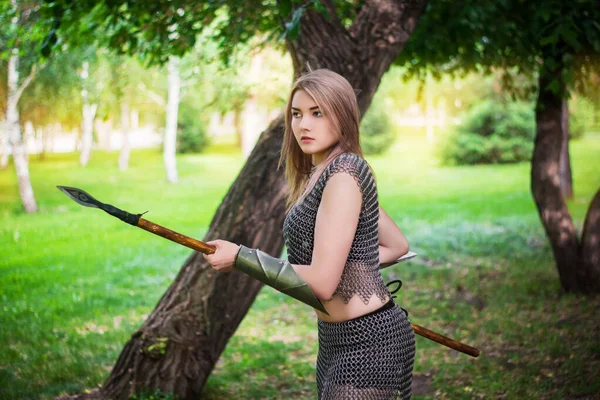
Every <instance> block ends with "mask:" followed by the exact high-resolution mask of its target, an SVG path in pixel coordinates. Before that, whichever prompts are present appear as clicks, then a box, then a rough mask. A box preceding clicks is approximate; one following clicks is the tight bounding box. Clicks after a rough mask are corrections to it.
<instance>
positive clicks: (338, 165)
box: [323, 153, 372, 191]
mask: <svg viewBox="0 0 600 400" xmlns="http://www.w3.org/2000/svg"><path fill="white" fill-rule="evenodd" d="M338 173H346V174H349V175H351V176H352V177H354V179H355V181H356V183H357V184H358V185H359V187H360V188H361V191H362V189H363V186H364V185H365V184H366V183H367V181H369V180H370V177H371V176H372V172H371V169H370V167H369V164H368V163H367V161H366V160H365V159H364V158H363V157H361V156H360V155H359V154H356V153H342V154H340V155H338V156H336V158H335V159H333V160H332V161H331V163H330V164H329V165H328V166H327V168H326V170H325V173H324V174H323V178H324V179H323V184H324V185H325V184H326V183H327V181H328V180H329V178H331V177H332V176H333V175H335V174H338Z"/></svg>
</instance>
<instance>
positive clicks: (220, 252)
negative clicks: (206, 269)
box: [203, 240, 240, 272]
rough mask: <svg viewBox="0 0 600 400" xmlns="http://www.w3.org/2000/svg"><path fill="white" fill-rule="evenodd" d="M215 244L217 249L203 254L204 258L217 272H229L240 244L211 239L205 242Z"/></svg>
mask: <svg viewBox="0 0 600 400" xmlns="http://www.w3.org/2000/svg"><path fill="white" fill-rule="evenodd" d="M206 244H210V245H212V246H215V247H216V248H217V250H216V251H215V252H214V253H213V254H203V256H204V258H205V259H206V261H208V263H209V264H210V265H211V266H212V267H213V269H214V270H216V271H219V272H229V271H231V270H232V269H233V267H234V263H235V258H236V256H237V253H238V251H239V249H240V246H239V245H237V244H235V243H231V242H228V241H227V240H212V241H210V242H206Z"/></svg>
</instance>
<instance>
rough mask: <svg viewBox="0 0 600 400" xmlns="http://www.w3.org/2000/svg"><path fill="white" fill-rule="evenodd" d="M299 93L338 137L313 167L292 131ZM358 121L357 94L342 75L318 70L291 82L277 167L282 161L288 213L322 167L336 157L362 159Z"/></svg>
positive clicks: (310, 187) (312, 182) (311, 185)
mask: <svg viewBox="0 0 600 400" xmlns="http://www.w3.org/2000/svg"><path fill="white" fill-rule="evenodd" d="M298 90H304V91H305V92H306V93H308V94H309V95H310V96H311V97H312V98H313V100H314V101H315V103H317V106H319V109H320V110H321V113H322V114H323V117H325V118H329V119H330V121H331V123H332V125H333V128H334V129H335V134H336V135H337V137H338V143H337V144H336V145H335V146H333V147H332V148H331V150H330V152H329V154H328V156H327V158H326V159H325V161H324V162H323V163H321V164H319V165H318V166H317V167H316V168H313V165H312V162H311V160H312V156H311V155H310V154H304V152H303V151H302V149H301V148H300V146H299V145H298V143H297V142H296V138H295V137H294V133H293V132H292V99H293V98H294V94H295V93H296V92H297V91H298ZM359 121H360V114H359V109H358V103H357V101H356V94H355V93H354V89H353V88H352V86H351V85H350V83H349V82H348V81H347V80H346V79H345V78H344V77H343V76H341V75H339V74H336V73H335V72H333V71H330V70H328V69H317V70H314V71H310V72H308V73H307V74H305V75H302V76H301V77H300V78H298V79H297V80H296V82H294V85H293V87H292V91H291V93H290V97H289V99H288V102H287V105H286V108H285V133H284V137H283V144H282V146H281V156H280V157H279V165H278V168H279V167H280V166H281V165H282V164H283V163H284V162H285V178H286V181H287V184H288V194H287V196H288V197H287V203H286V206H287V210H288V211H289V209H290V208H291V207H292V206H293V205H294V204H295V203H296V202H298V201H300V200H302V198H303V196H304V195H306V194H307V193H308V192H309V191H310V190H311V189H312V188H313V187H314V185H315V183H316V182H317V180H318V178H319V177H320V176H321V174H322V173H323V171H324V170H325V168H327V166H328V165H329V163H331V161H332V160H333V159H334V158H335V157H337V156H338V155H339V154H341V153H354V154H358V155H359V156H361V157H362V156H363V155H362V151H361V149H360V141H359Z"/></svg>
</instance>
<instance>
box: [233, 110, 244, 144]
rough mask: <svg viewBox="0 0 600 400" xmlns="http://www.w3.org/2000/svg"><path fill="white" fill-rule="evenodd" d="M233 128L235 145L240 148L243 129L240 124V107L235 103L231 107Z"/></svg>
mask: <svg viewBox="0 0 600 400" xmlns="http://www.w3.org/2000/svg"><path fill="white" fill-rule="evenodd" d="M233 127H234V130H235V139H236V145H237V147H239V148H240V149H241V148H242V143H243V137H244V133H243V132H244V129H243V124H242V105H240V104H239V103H237V102H236V104H235V105H234V106H233Z"/></svg>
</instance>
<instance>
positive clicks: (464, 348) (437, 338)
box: [411, 324, 479, 357]
mask: <svg viewBox="0 0 600 400" xmlns="http://www.w3.org/2000/svg"><path fill="white" fill-rule="evenodd" d="M411 325H412V327H413V329H414V330H415V333H416V334H417V335H421V336H423V337H426V338H427V339H429V340H433V341H434V342H437V343H439V344H442V345H444V346H446V347H450V348H451V349H454V350H457V351H460V352H461V353H465V354H468V355H470V356H471V357H478V356H479V349H476V348H475V347H471V346H469V345H468V344H464V343H462V342H459V341H458V340H454V339H450V338H449V337H447V336H444V335H440V334H439V333H437V332H434V331H432V330H429V329H427V328H425V327H422V326H420V325H417V324H411Z"/></svg>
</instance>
